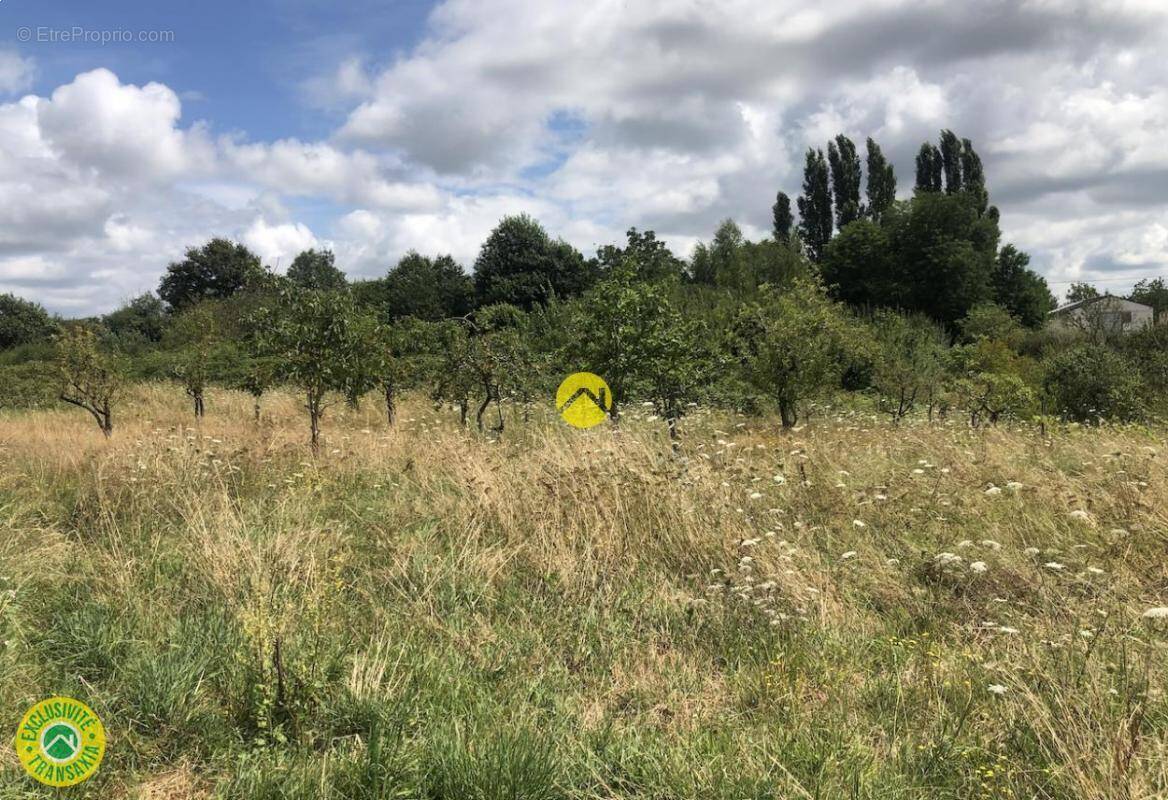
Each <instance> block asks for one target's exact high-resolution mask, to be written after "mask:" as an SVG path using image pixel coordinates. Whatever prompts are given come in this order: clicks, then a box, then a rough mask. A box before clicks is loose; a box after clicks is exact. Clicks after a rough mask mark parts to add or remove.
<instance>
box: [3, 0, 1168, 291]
mask: <svg viewBox="0 0 1168 800" xmlns="http://www.w3.org/2000/svg"><path fill="white" fill-rule="evenodd" d="M1165 49H1168V6H1165V5H1164V4H1163V3H1162V2H1155V1H1154V0H1145V1H1144V2H1135V1H1134V0H1108V2H1106V3H1086V2H1083V1H1082V0H1025V2H1017V3H1007V4H1003V5H1001V8H999V9H998V10H997V13H995V14H985V13H984V9H981V8H979V7H978V6H977V5H976V4H974V5H968V4H965V5H962V4H954V3H947V2H942V0H931V1H929V2H918V1H916V0H914V1H913V2H910V1H909V0H864V1H863V2H861V0H841V2H837V3H831V4H829V6H827V7H814V8H812V7H807V6H806V4H803V3H798V2H795V0H778V1H777V2H763V1H762V0H725V2H722V3H717V4H713V3H709V2H705V0H641V1H640V2H637V3H627V2H624V1H623V0H596V2H593V3H591V4H589V5H587V6H582V5H581V4H579V3H578V2H574V1H573V0H546V1H545V2H541V3H538V4H532V3H530V2H527V0H446V1H445V2H442V3H440V4H439V5H437V6H436V7H435V8H434V10H433V12H432V13H431V16H430V18H429V23H428V27H427V28H426V31H425V34H424V36H423V38H422V40H421V41H419V42H418V43H417V44H416V46H415V47H413V48H412V49H409V50H405V51H399V52H393V53H369V54H355V53H342V54H341V55H340V58H339V66H337V67H336V68H335V69H333V70H331V71H329V72H328V73H327V74H325V75H322V76H321V77H320V78H318V79H315V80H313V81H310V82H309V85H308V87H307V88H308V93H309V95H310V96H311V97H312V99H313V101H314V102H316V103H317V104H318V106H324V107H326V108H327V109H328V111H329V112H330V113H331V112H336V111H338V110H339V111H341V112H342V114H343V122H338V129H337V131H336V133H335V135H334V136H332V137H329V138H326V139H325V140H323V141H305V140H301V139H297V138H292V137H291V136H288V137H282V138H277V139H275V140H271V141H250V140H249V139H248V138H247V136H246V134H245V133H234V132H233V133H231V134H230V135H223V132H222V131H216V129H215V127H214V121H213V120H212V121H210V122H209V123H207V124H201V123H192V122H191V121H190V120H184V119H183V116H182V114H183V105H182V102H181V100H180V95H178V94H176V92H175V91H174V90H173V89H171V88H170V87H168V86H165V85H163V84H161V83H146V84H145V85H141V86H137V85H132V84H128V83H122V82H121V81H120V80H119V79H118V78H117V76H115V75H114V74H113V73H112V72H110V71H109V70H105V69H97V70H93V71H90V72H84V73H82V74H80V75H78V76H77V77H76V78H75V79H74V80H72V81H71V82H69V83H67V84H66V85H64V86H61V87H59V88H57V89H56V90H55V91H53V92H51V93H49V96H48V97H34V96H29V97H26V98H23V99H20V100H14V101H12V102H9V103H5V104H0V276H3V277H0V288H4V289H7V290H11V289H12V288H15V289H16V290H18V291H20V292H22V293H24V294H27V295H29V296H34V297H36V298H37V299H40V300H42V301H45V302H47V303H49V304H50V305H54V304H55V306H56V307H58V308H62V309H64V308H83V309H86V310H107V309H108V308H109V307H110V306H111V305H113V304H114V303H116V302H117V300H119V299H122V298H123V297H125V296H127V295H128V294H131V293H136V292H138V291H141V290H143V289H146V288H151V287H153V286H154V285H156V283H157V279H158V276H159V274H160V273H161V271H162V270H163V269H164V267H165V264H166V263H167V262H168V261H169V260H172V259H174V258H177V257H179V256H180V255H181V253H182V250H183V249H184V248H185V247H186V246H188V245H191V244H198V243H199V242H201V241H204V240H205V239H206V238H209V237H210V236H211V235H227V236H233V237H235V238H237V239H239V240H240V241H244V242H245V243H247V244H249V246H252V247H254V248H256V249H257V251H259V252H260V254H261V256H262V257H263V258H264V259H265V260H266V261H268V262H269V263H274V261H275V260H276V259H277V258H278V259H280V262H281V264H282V265H286V264H287V263H288V262H289V261H290V259H291V258H292V257H293V256H294V255H295V252H298V251H299V249H302V248H303V247H308V246H314V245H316V246H320V245H321V244H322V243H331V244H333V245H334V246H335V249H336V252H337V256H338V264H339V265H340V266H342V268H344V269H345V270H346V271H348V272H349V273H350V274H354V275H373V274H380V273H382V272H383V271H384V270H385V268H386V267H388V266H389V265H390V264H391V263H393V262H394V261H395V260H396V259H397V258H399V257H400V256H401V255H402V254H403V253H404V252H405V251H406V250H408V249H418V250H420V251H423V252H431V253H439V252H442V253H446V252H448V253H451V254H453V255H454V256H455V257H456V258H458V259H459V260H460V261H461V262H462V263H464V264H465V265H467V266H470V264H471V263H472V262H473V260H474V257H475V255H476V253H477V251H478V248H479V245H480V244H481V242H482V240H483V238H485V236H486V234H487V233H488V232H489V230H490V229H491V228H492V227H493V226H494V225H495V224H496V223H497V221H498V219H499V218H500V217H501V216H503V215H505V214H511V213H519V212H528V213H531V214H533V215H534V216H536V217H537V218H539V219H540V220H541V221H542V222H543V223H544V224H545V226H546V227H547V228H548V230H549V231H550V232H551V233H552V234H553V235H562V236H564V237H566V238H567V239H568V240H569V241H571V242H572V243H573V244H575V245H576V246H578V247H580V248H581V249H583V250H585V251H586V252H590V251H591V250H592V249H593V248H594V247H596V246H597V245H600V244H603V243H606V242H610V241H618V240H620V239H622V238H623V232H624V231H625V230H626V229H627V228H628V227H630V226H637V227H639V228H653V229H655V230H657V231H658V233H659V234H661V235H662V236H663V237H664V238H665V239H666V240H667V241H669V242H670V243H671V244H673V245H674V246H675V247H676V248H677V249H678V250H679V251H680V252H683V253H684V252H688V250H689V248H690V247H692V245H693V243H694V242H695V241H696V240H697V238H699V237H703V238H707V237H709V236H710V235H711V234H712V232H713V230H714V227H715V226H716V224H717V223H718V221H719V220H720V219H722V218H725V217H727V216H732V217H734V218H735V219H737V220H738V221H739V223H740V224H741V225H742V227H743V229H744V230H745V231H746V232H747V234H748V235H750V236H753V237H758V236H761V235H765V233H766V232H767V231H768V230H769V227H770V206H771V203H772V202H773V200H774V194H775V192H776V191H777V190H779V189H783V190H785V191H787V192H788V193H790V194H791V195H792V196H794V195H795V194H797V192H798V190H799V185H800V180H801V175H800V171H801V167H802V161H803V152H804V151H805V149H806V148H807V147H808V146H818V147H822V146H824V145H825V143H826V140H827V139H828V138H829V137H831V136H833V135H834V134H836V133H838V132H844V133H847V134H848V135H850V136H852V137H853V138H854V139H856V141H857V144H859V145H860V146H861V149H862V142H863V139H864V138H865V137H867V136H873V137H874V138H876V139H877V140H878V141H879V142H880V143H881V145H882V146H883V148H884V150H885V152H886V153H887V154H888V155H889V156H890V157H891V158H893V159H894V161H895V163H896V167H897V174H898V177H899V181H900V189H901V195H902V196H906V195H907V194H908V193H909V192H910V191H911V186H912V182H913V176H912V170H913V156H914V154H915V152H916V149H917V147H918V146H919V144H920V142H921V141H923V140H925V139H935V138H936V135H937V132H938V129H940V128H941V127H948V128H952V129H953V130H954V131H956V132H957V133H958V134H959V135H962V136H968V137H970V138H972V139H973V140H974V142H975V143H976V144H977V146H978V149H979V152H981V154H982V157H983V160H984V161H985V165H986V170H987V175H988V180H989V186H990V190H991V200H992V201H993V202H994V203H996V204H998V205H999V206H1000V208H1001V210H1002V219H1003V228H1004V231H1005V233H1006V236H1007V239H1008V240H1013V241H1015V242H1016V243H1017V244H1019V245H1020V246H1022V247H1023V248H1024V249H1028V250H1030V251H1032V254H1033V256H1034V263H1035V264H1036V265H1037V266H1039V267H1040V268H1042V269H1045V270H1047V271H1048V272H1049V274H1050V275H1051V277H1052V278H1053V279H1054V280H1066V279H1072V278H1073V279H1079V278H1088V279H1092V278H1093V279H1100V280H1102V279H1106V280H1112V279H1113V278H1115V277H1116V276H1123V277H1124V278H1127V277H1129V276H1130V277H1138V276H1141V275H1150V274H1154V273H1156V272H1158V271H1159V272H1162V271H1163V270H1164V269H1165V267H1166V265H1168V242H1166V238H1168V235H1166V233H1165V231H1168V218H1166V216H1165V211H1164V208H1165V200H1168V191H1166V190H1165V186H1166V185H1168V149H1166V148H1164V147H1163V144H1162V138H1163V131H1164V130H1165V128H1166V127H1168V93H1166V91H1165V89H1164V87H1165V86H1168V62H1165V61H1163V59H1161V58H1160V57H1159V55H1158V54H1159V52H1162V51H1163V50H1165ZM14 59H15V60H14ZM375 64H381V65H385V66H383V67H380V68H375V67H373V66H371V65H375ZM14 65H15V66H14ZM31 70H32V64H31V62H28V61H27V60H25V59H20V58H19V57H18V56H15V55H13V54H6V51H5V52H0V92H3V91H4V90H5V89H8V90H9V91H12V89H11V88H10V87H13V86H20V87H24V86H27V85H28V81H29V79H30V75H31ZM17 90H18V91H19V89H17ZM306 209H307V210H308V211H307V212H306V211H305V210H306ZM321 209H324V210H323V211H322V210H321ZM306 214H307V215H306ZM30 259H31V260H30ZM38 259H39V260H38ZM38 268H41V269H43V275H41V276H39V277H38V273H37V269H38ZM1056 288H1058V287H1056ZM1108 288H1111V289H1113V290H1120V289H1122V288H1123V287H1121V286H1117V285H1116V284H1114V283H1112V284H1109V286H1108Z"/></svg>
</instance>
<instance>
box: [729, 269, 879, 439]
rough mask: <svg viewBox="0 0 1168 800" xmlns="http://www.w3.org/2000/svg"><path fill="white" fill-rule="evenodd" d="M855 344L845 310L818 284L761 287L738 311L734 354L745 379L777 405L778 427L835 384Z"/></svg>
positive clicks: (790, 421)
mask: <svg viewBox="0 0 1168 800" xmlns="http://www.w3.org/2000/svg"><path fill="white" fill-rule="evenodd" d="M856 341H857V338H856V328H855V326H854V324H853V323H852V321H851V320H850V319H849V318H848V317H847V315H846V312H845V311H843V310H842V309H841V308H839V307H838V306H836V305H835V304H833V303H832V302H831V301H830V300H828V299H827V296H826V295H825V294H824V292H823V290H822V288H821V287H819V286H818V285H817V284H815V283H812V282H811V281H808V280H798V281H796V282H795V283H794V284H792V286H791V287H790V288H789V289H788V290H787V291H782V292H781V291H779V290H777V289H775V288H774V287H770V286H766V287H763V289H762V291H761V292H760V297H759V299H758V300H757V301H755V302H752V303H750V304H749V305H748V306H746V307H745V308H743V309H742V311H741V312H740V314H739V317H738V320H737V322H736V325H735V331H734V354H735V355H736V356H737V358H738V360H739V363H740V364H741V366H742V369H743V372H744V375H745V376H746V378H747V381H748V382H749V383H750V384H752V385H753V386H754V387H755V388H756V389H757V390H758V391H759V392H761V393H762V394H764V395H765V396H767V397H770V398H771V399H773V400H774V401H775V402H776V403H777V404H778V407H779V413H780V416H781V417H782V421H783V426H784V427H791V426H793V425H794V424H795V423H796V422H797V421H798V418H799V408H800V406H801V405H802V404H803V403H805V402H806V401H807V400H808V399H810V398H811V397H813V396H815V395H817V394H819V393H821V392H822V391H823V390H824V388H825V387H829V386H834V385H836V384H838V382H839V379H840V376H841V375H842V374H843V369H844V363H845V354H846V353H847V351H848V350H849V349H851V348H852V347H853V346H854V345H855V343H856Z"/></svg>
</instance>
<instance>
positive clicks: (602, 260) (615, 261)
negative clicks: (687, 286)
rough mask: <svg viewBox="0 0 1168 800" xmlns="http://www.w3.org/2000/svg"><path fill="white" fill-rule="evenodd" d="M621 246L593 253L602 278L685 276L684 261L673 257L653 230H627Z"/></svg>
mask: <svg viewBox="0 0 1168 800" xmlns="http://www.w3.org/2000/svg"><path fill="white" fill-rule="evenodd" d="M626 236H627V238H628V243H627V244H626V245H625V246H624V247H617V246H616V245H611V244H610V245H605V246H604V247H601V248H600V249H599V250H598V251H597V253H596V268H597V274H598V275H599V276H600V277H601V278H618V279H620V280H632V281H660V280H678V281H680V280H681V279H682V278H683V277H685V262H683V261H682V260H681V259H679V258H678V257H677V256H675V255H674V254H673V253H672V252H671V251H670V249H669V247H668V245H666V244H665V242H663V241H661V240H660V239H658V238H657V234H656V233H654V232H653V231H645V232H644V233H641V232H639V231H638V230H637V229H636V228H629V230H628V232H627V234H626Z"/></svg>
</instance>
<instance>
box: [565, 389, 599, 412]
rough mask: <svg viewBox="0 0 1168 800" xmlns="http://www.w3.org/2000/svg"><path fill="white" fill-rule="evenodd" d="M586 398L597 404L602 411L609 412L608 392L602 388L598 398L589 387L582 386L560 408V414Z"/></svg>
mask: <svg viewBox="0 0 1168 800" xmlns="http://www.w3.org/2000/svg"><path fill="white" fill-rule="evenodd" d="M585 396H586V397H587V398H588V399H589V400H591V401H592V402H593V403H595V404H596V405H597V406H598V407H599V408H600V409H602V410H604V411H608V391H607V390H606V389H605V388H604V387H601V389H600V395H599V396H597V395H595V394H593V393H592V390H591V389H589V388H588V387H587V386H581V387H580V388H579V389H577V390H576V391H575V392H573V393H572V396H571V397H569V398H568V399H567V400H565V401H564V404H563V405H562V406H560V409H559V410H560V412H561V413H563V412H564V411H566V410H567V408H568V406H570V405H572V403H575V402H576V401H577V400H579V399H580V398H581V397H585Z"/></svg>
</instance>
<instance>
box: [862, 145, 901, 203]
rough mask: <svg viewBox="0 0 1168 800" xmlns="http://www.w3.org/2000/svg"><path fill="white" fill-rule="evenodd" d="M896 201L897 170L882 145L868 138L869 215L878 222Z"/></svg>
mask: <svg viewBox="0 0 1168 800" xmlns="http://www.w3.org/2000/svg"><path fill="white" fill-rule="evenodd" d="M895 202H896V170H895V169H894V168H893V166H892V164H891V163H890V162H889V161H888V159H887V158H885V157H884V152H883V151H882V150H881V149H880V145H878V144H876V142H875V141H874V140H873V139H872V138H871V137H869V138H868V209H867V210H868V216H870V217H871V218H872V219H874V220H876V221H877V222H879V221H880V219H881V217H883V216H884V212H885V211H887V210H888V209H889V208H890V207H891V206H892V204H893V203H895Z"/></svg>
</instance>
